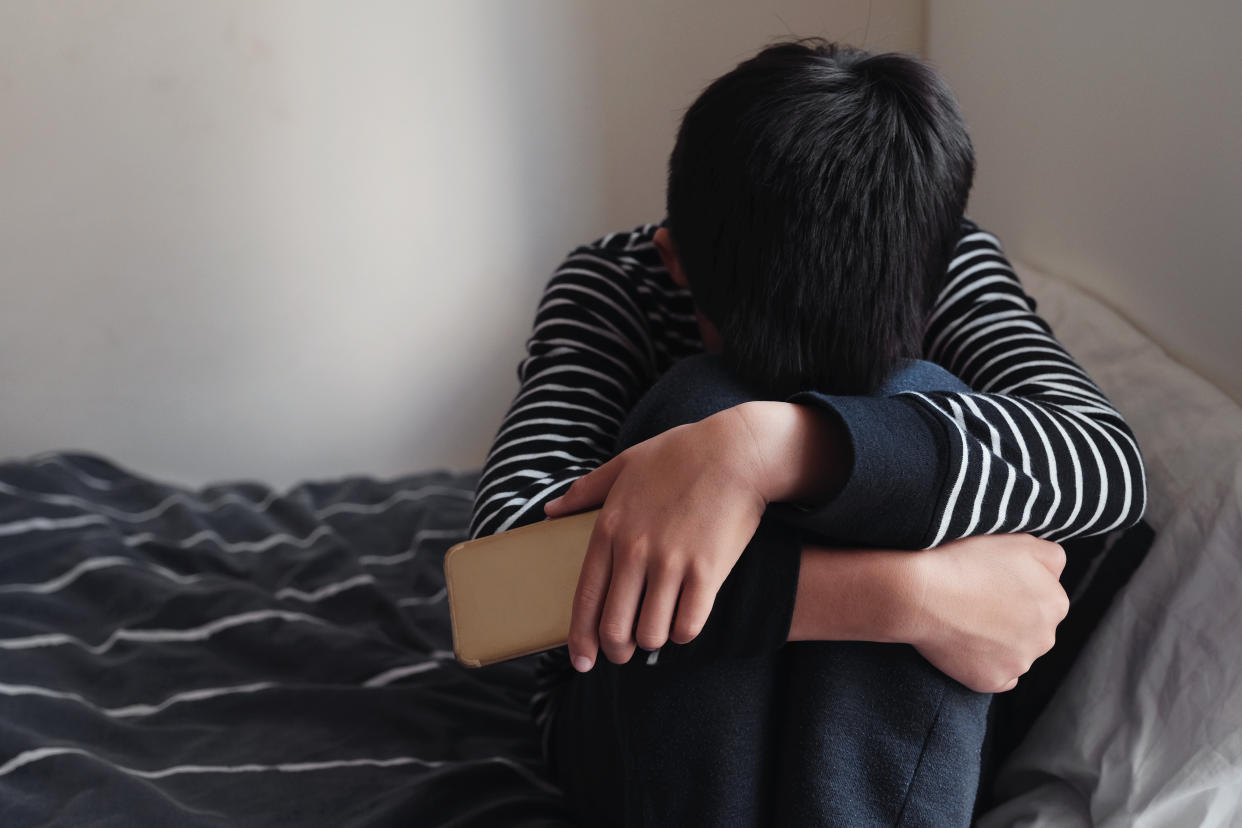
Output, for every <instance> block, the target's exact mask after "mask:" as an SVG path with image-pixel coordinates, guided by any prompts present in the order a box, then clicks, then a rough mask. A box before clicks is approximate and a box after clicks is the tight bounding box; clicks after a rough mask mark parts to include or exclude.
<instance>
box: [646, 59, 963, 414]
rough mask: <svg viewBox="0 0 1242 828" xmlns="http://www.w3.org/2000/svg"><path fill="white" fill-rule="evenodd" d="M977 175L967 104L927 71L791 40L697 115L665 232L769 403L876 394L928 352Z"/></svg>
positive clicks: (685, 139) (673, 177) (743, 370)
mask: <svg viewBox="0 0 1242 828" xmlns="http://www.w3.org/2000/svg"><path fill="white" fill-rule="evenodd" d="M973 177H974V151H973V149H972V147H971V143H970V138H969V136H968V135H967V133H966V125H965V122H964V121H963V119H962V116H961V113H960V112H959V110H958V107H957V102H956V101H955V100H954V98H953V95H952V93H951V92H950V91H949V89H948V87H947V86H946V85H945V83H944V82H943V81H942V80H941V79H940V78H939V77H938V76H937V75H936V74H935V72H933V71H932V70H931V69H930V68H929V67H928V66H926V65H925V64H923V63H922V62H920V61H919V60H917V59H916V58H913V57H910V56H907V55H902V54H880V55H870V54H868V53H866V52H862V51H859V50H855V49H850V48H845V47H840V46H837V45H835V44H831V43H827V42H824V41H822V40H803V41H797V42H791V43H781V44H777V45H774V46H771V47H769V48H766V49H764V50H763V51H762V52H760V53H759V54H758V55H757V56H755V57H754V58H751V59H750V60H747V61H745V62H744V63H741V64H739V65H738V67H737V68H736V69H734V70H733V71H732V72H729V73H728V74H727V75H724V76H723V77H721V78H719V79H718V80H716V81H715V82H714V83H712V84H711V85H710V86H709V87H707V89H706V90H705V91H704V92H703V94H702V95H700V96H699V98H698V100H696V101H695V102H694V104H692V105H691V107H690V109H689V110H688V111H687V112H686V115H685V117H684V119H683V120H682V124H681V129H680V131H679V132H678V135H677V143H676V146H675V147H674V149H673V154H672V157H671V159H670V161H669V176H668V229H669V233H670V235H671V236H672V240H673V244H674V246H675V249H676V251H677V254H678V257H679V259H680V260H681V264H682V268H683V270H684V271H685V274H686V277H687V279H688V281H689V282H690V287H691V291H692V293H693V294H694V298H695V302H696V304H697V305H698V306H699V309H700V310H701V311H702V312H703V314H704V315H705V316H706V317H707V318H708V319H709V320H710V321H711V322H712V323H713V324H714V325H715V326H716V328H717V329H718V330H719V332H720V334H721V338H722V339H723V341H724V349H725V357H726V359H727V360H728V361H729V363H730V364H731V365H732V367H733V368H734V370H736V371H737V372H738V373H739V374H741V375H742V377H743V378H745V379H747V380H749V381H750V382H751V383H753V384H755V385H757V386H758V387H759V388H762V389H764V390H765V391H766V392H768V393H770V394H771V395H772V396H784V395H787V394H790V393H793V392H795V391H799V390H806V389H813V390H818V391H825V392H830V393H839V394H864V393H870V392H872V391H873V390H874V389H875V388H876V387H877V386H878V385H879V383H880V382H881V381H882V380H883V378H884V377H885V376H886V375H887V374H888V373H889V372H890V371H892V370H893V368H894V367H895V365H896V363H897V361H898V360H899V359H900V358H902V357H919V356H921V352H922V346H921V341H922V337H923V332H924V327H925V324H926V316H927V313H928V309H929V305H930V302H931V300H932V298H934V294H935V291H936V288H937V286H938V285H939V284H940V282H941V281H942V280H943V278H944V273H945V269H946V267H947V265H948V260H949V256H950V253H951V251H952V249H953V246H954V244H955V242H956V241H957V238H958V234H959V232H960V226H961V219H962V214H963V211H964V210H965V207H966V197H967V195H968V194H969V191H970V185H971V181H972V179H973Z"/></svg>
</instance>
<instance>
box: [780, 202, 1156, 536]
mask: <svg viewBox="0 0 1242 828" xmlns="http://www.w3.org/2000/svg"><path fill="white" fill-rule="evenodd" d="M924 347H925V358H926V359H928V360H931V361H933V362H935V363H937V364H939V365H941V366H943V367H945V368H947V369H949V370H950V371H951V372H953V373H954V374H956V375H957V376H958V377H959V378H960V379H962V380H963V381H964V382H965V383H966V384H967V385H968V386H970V388H971V389H972V392H971V393H957V392H922V393H920V392H906V393H902V394H898V395H896V396H894V397H888V398H860V397H833V396H830V395H821V394H815V395H809V397H807V398H804V399H801V400H799V401H802V402H812V401H813V402H814V403H816V404H818V405H821V406H823V407H824V408H826V409H829V410H831V411H834V412H835V413H836V414H837V415H838V416H839V417H840V419H841V420H842V422H843V423H844V424H845V426H846V429H847V431H848V432H849V433H850V436H851V441H852V443H853V450H854V463H853V468H852V470H851V473H850V476H849V479H848V482H847V483H846V486H845V489H844V490H843V491H842V492H841V493H840V494H839V495H838V496H837V497H836V498H834V500H833V501H832V502H831V503H829V504H826V505H825V506H824V507H822V508H821V509H819V510H816V512H817V514H815V515H814V519H813V520H808V523H809V524H811V525H818V526H821V527H831V528H832V529H834V530H840V531H841V532H842V533H841V534H840V535H839V536H841V537H849V536H851V535H860V534H861V535H863V537H851V538H850V539H852V540H858V541H860V542H869V543H877V544H883V545H898V546H912V547H931V546H936V545H938V544H940V543H943V542H945V541H948V540H953V539H956V538H962V537H967V536H971V535H982V534H996V533H1009V532H1029V533H1030V534H1033V535H1036V536H1038V537H1042V538H1046V539H1049V540H1054V541H1061V540H1066V539H1068V538H1072V537H1081V536H1087V535H1098V534H1102V533H1105V532H1109V531H1111V530H1114V529H1120V528H1124V527H1127V526H1130V525H1132V524H1134V523H1137V522H1138V520H1139V518H1140V517H1142V514H1143V510H1144V508H1145V507H1146V494H1147V488H1146V479H1145V476H1144V471H1143V460H1142V456H1141V454H1140V451H1139V447H1138V444H1137V442H1136V441H1135V439H1134V435H1133V433H1132V432H1131V430H1130V428H1129V426H1128V425H1127V424H1126V422H1125V420H1124V419H1123V418H1122V416H1121V414H1120V413H1118V411H1117V410H1116V409H1115V408H1114V407H1113V405H1112V404H1111V403H1110V402H1109V401H1108V399H1107V398H1106V397H1105V396H1104V394H1103V392H1102V391H1100V389H1099V387H1098V386H1096V384H1095V383H1094V382H1093V381H1092V380H1091V378H1090V377H1089V376H1087V374H1086V373H1085V372H1084V371H1083V370H1082V368H1080V367H1079V366H1078V365H1077V364H1076V363H1075V362H1074V360H1073V358H1072V357H1070V355H1069V354H1068V353H1067V352H1066V351H1065V349H1064V348H1063V347H1062V346H1061V344H1060V343H1059V342H1058V341H1057V340H1056V338H1055V337H1054V336H1053V333H1052V330H1051V328H1049V326H1048V324H1047V323H1046V322H1044V320H1043V319H1041V318H1040V317H1039V316H1038V315H1037V314H1036V312H1035V303H1034V301H1033V300H1032V299H1031V298H1030V297H1029V296H1027V294H1026V292H1025V291H1024V290H1023V289H1022V286H1021V284H1020V283H1019V281H1018V278H1017V276H1016V274H1015V273H1014V271H1013V268H1012V266H1011V265H1010V264H1009V262H1008V261H1007V260H1006V259H1005V256H1004V254H1003V253H1002V252H1001V248H1000V244H999V242H998V241H997V240H996V238H995V237H994V236H992V235H991V234H989V233H986V232H984V231H982V230H980V229H979V228H978V227H977V226H975V225H974V224H973V223H971V222H965V223H964V225H963V235H962V237H961V239H960V241H959V242H958V244H957V247H956V250H955V252H954V256H953V259H952V261H951V263H950V266H949V272H948V274H947V276H946V280H945V283H944V286H943V288H942V289H941V291H940V293H939V295H938V297H937V299H936V303H935V306H934V308H933V310H932V313H931V316H930V318H929V325H928V330H927V334H926V337H925V340H924ZM804 396H806V395H804ZM811 397H813V400H812V399H810V398H811Z"/></svg>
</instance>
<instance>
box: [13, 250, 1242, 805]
mask: <svg viewBox="0 0 1242 828" xmlns="http://www.w3.org/2000/svg"><path fill="white" fill-rule="evenodd" d="M1020 273H1021V275H1022V277H1023V279H1024V281H1025V282H1026V284H1027V286H1028V288H1029V289H1030V291H1031V293H1032V294H1033V295H1035V296H1036V297H1037V299H1038V300H1039V301H1040V304H1041V310H1042V312H1043V314H1044V315H1045V317H1046V318H1047V319H1048V320H1049V321H1050V322H1051V324H1052V325H1053V328H1054V329H1055V330H1056V331H1057V332H1058V334H1059V335H1060V337H1061V338H1062V339H1063V340H1064V341H1065V342H1066V344H1067V345H1068V346H1069V348H1070V350H1071V352H1072V353H1074V354H1075V356H1076V357H1078V358H1079V360H1080V361H1081V362H1082V363H1083V364H1084V365H1085V366H1086V367H1087V368H1088V370H1089V371H1090V372H1091V373H1092V374H1093V375H1094V376H1095V378H1096V379H1097V380H1098V381H1099V382H1100V384H1101V385H1102V386H1103V387H1104V389H1105V390H1106V391H1107V392H1108V393H1109V394H1110V396H1111V397H1112V398H1113V400H1114V401H1115V402H1116V403H1117V405H1118V407H1119V408H1120V409H1121V410H1122V411H1123V412H1124V413H1125V414H1126V416H1127V417H1128V418H1129V419H1130V422H1131V424H1132V425H1133V426H1134V429H1135V432H1136V433H1137V435H1138V437H1139V440H1140V443H1141V444H1142V445H1143V447H1144V449H1145V451H1146V456H1147V463H1148V472H1149V481H1148V483H1149V489H1150V504H1149V509H1148V521H1149V523H1150V525H1151V526H1152V527H1154V529H1155V535H1154V542H1151V545H1150V552H1149V553H1148V554H1147V556H1146V559H1145V560H1144V562H1143V563H1142V565H1141V566H1139V567H1138V568H1137V571H1133V574H1131V571H1130V570H1125V571H1123V572H1122V573H1121V574H1120V575H1118V576H1117V577H1118V578H1119V579H1120V580H1119V581H1118V583H1120V582H1121V581H1124V580H1126V579H1128V583H1127V584H1126V585H1125V586H1124V588H1123V589H1122V590H1121V591H1120V593H1118V594H1117V596H1116V598H1115V599H1113V600H1111V603H1109V602H1106V603H1105V604H1103V605H1101V606H1100V607H1099V608H1098V609H1099V612H1098V616H1097V617H1096V618H1093V619H1091V623H1090V624H1089V625H1088V626H1087V627H1086V628H1084V629H1086V630H1087V631H1089V632H1090V635H1087V634H1086V632H1084V633H1083V634H1082V635H1081V636H1079V639H1080V640H1078V641H1076V642H1073V641H1072V639H1073V638H1074V636H1073V635H1069V636H1066V638H1067V640H1070V643H1072V646H1070V643H1067V645H1066V646H1069V647H1070V649H1068V650H1067V649H1064V648H1061V645H1058V647H1059V649H1058V650H1054V654H1055V653H1059V655H1057V656H1056V658H1060V659H1061V660H1062V661H1063V662H1064V666H1065V667H1067V668H1068V670H1069V673H1068V677H1067V678H1066V679H1065V681H1063V682H1061V683H1060V685H1059V686H1057V687H1046V686H1045V687H1040V686H1038V683H1037V682H1032V683H1028V684H1027V685H1026V687H1025V689H1024V690H1023V692H1022V693H1019V694H1017V695H1015V696H1014V697H1013V699H1014V700H1022V699H1026V700H1027V702H1028V704H1027V706H1026V709H1027V712H1028V713H1029V714H1030V716H1029V718H1030V721H1029V722H1028V724H1029V725H1030V727H1029V732H1028V731H1027V728H1026V726H1024V727H1023V728H1022V731H1021V732H1020V733H1017V734H1016V736H1014V737H1013V739H1012V741H1013V748H1014V749H1013V750H1012V751H1011V752H1010V753H1009V755H1008V758H1007V759H1006V761H1005V762H1004V764H1003V765H1002V766H1001V768H1000V769H999V771H998V773H997V774H996V777H995V779H994V780H993V781H992V782H990V783H989V789H990V791H991V792H992V794H991V795H990V796H989V802H990V804H989V806H988V809H987V811H986V812H985V813H983V814H982V815H981V817H980V824H982V825H984V826H1001V825H1014V824H1022V825H1056V826H1076V825H1092V824H1096V825H1171V826H1172V825H1179V826H1180V825H1230V824H1242V823H1239V820H1240V819H1242V817H1239V816H1238V812H1239V810H1240V809H1242V680H1240V678H1239V677H1240V676H1242V636H1239V635H1238V627H1239V623H1238V621H1239V616H1240V615H1242V613H1240V611H1239V601H1238V594H1239V586H1240V585H1242V559H1240V557H1239V545H1240V541H1242V411H1240V410H1239V409H1238V407H1237V406H1236V405H1235V404H1234V403H1233V402H1232V401H1231V400H1229V399H1228V398H1227V397H1225V396H1224V395H1223V394H1221V393H1220V392H1219V391H1217V390H1216V389H1214V388H1213V387H1212V386H1210V385H1209V384H1208V383H1206V382H1205V381H1204V380H1202V379H1200V378H1199V377H1197V376H1195V375H1194V374H1192V373H1191V372H1190V371H1188V370H1187V369H1185V368H1183V367H1181V366H1180V365H1178V364H1177V363H1175V362H1173V361H1172V360H1170V359H1169V358H1168V357H1167V356H1165V355H1164V354H1163V352H1161V351H1160V349H1159V348H1158V347H1157V346H1155V345H1154V344H1153V343H1151V342H1150V341H1149V340H1147V339H1145V338H1144V337H1142V335H1140V334H1139V333H1138V332H1137V331H1135V330H1134V329H1133V328H1131V327H1130V326H1128V325H1127V324H1126V323H1125V322H1123V321H1122V320H1121V319H1120V318H1118V317H1117V316H1115V315H1114V314H1112V313H1111V312H1110V311H1109V310H1107V308H1105V307H1104V306H1103V305H1101V304H1099V303H1097V302H1095V301H1094V300H1092V299H1090V298H1089V297H1087V296H1085V295H1084V294H1082V293H1080V292H1078V291H1076V290H1075V289H1073V288H1071V287H1069V286H1068V285H1067V284H1065V283H1063V282H1058V281H1054V280H1051V279H1049V278H1047V277H1045V276H1043V275H1041V274H1039V273H1037V272H1035V271H1034V270H1032V269H1030V268H1022V269H1021V270H1020ZM475 481H476V477H475V474H474V473H450V472H443V471H435V472H425V473H419V474H411V475H409V476H406V477H401V478H398V479H392V480H376V479H371V478H367V477H347V478H341V479H337V480H329V481H320V482H308V483H304V484H302V485H298V486H295V487H293V488H292V489H289V490H287V491H275V490H273V489H271V488H269V487H267V486H265V485H262V484H260V483H254V482H238V483H229V484H221V485H215V486H209V487H206V488H202V489H198V490H187V489H184V488H179V487H176V486H172V485H169V484H167V483H162V482H160V481H157V480H152V479H150V478H148V477H146V476H144V475H142V474H140V473H137V472H134V471H130V470H127V469H125V468H123V467H122V465H120V464H118V463H116V462H114V461H112V460H110V459H105V458H102V457H98V456H93V455H91V454H86V453H77V452H71V453H52V454H45V455H40V456H37V457H31V458H26V459H20V460H12V461H9V462H6V463H4V464H2V465H0V825H5V826H24V825H46V824H55V825H179V826H224V825H229V826H233V825H300V826H304V825H331V826H375V825H398V824H400V825H418V826H493V825H496V826H522V825H570V824H573V823H572V821H571V816H570V812H569V810H568V808H567V806H566V804H565V803H564V801H563V797H562V795H561V793H560V791H559V790H558V789H557V788H556V786H555V785H554V784H553V783H552V781H551V780H550V779H549V778H548V777H547V775H546V773H545V771H544V769H543V767H542V763H541V761H540V758H539V748H538V742H537V737H536V733H535V730H534V727H533V725H532V724H531V722H530V719H529V716H528V714H527V710H526V705H527V699H528V698H529V695H530V692H531V688H532V684H533V660H532V659H529V658H528V659H518V660H515V661H512V662H508V663H506V664H501V665H496V666H493V667H489V668H485V669H482V670H466V669H464V668H462V667H460V666H459V665H457V664H456V662H455V661H454V660H453V658H452V652H451V638H450V631H449V625H448V612H447V606H446V604H445V589H444V581H443V573H442V569H441V564H442V557H443V554H444V552H445V550H446V549H447V548H448V547H449V546H451V545H452V544H453V543H455V542H456V541H458V540H460V539H461V538H462V537H463V536H464V534H465V526H466V522H467V518H468V515H469V510H470V503H471V497H472V491H473V488H474V484H475ZM1148 541H1149V542H1150V541H1151V538H1150V536H1149V538H1148ZM1115 542H1116V539H1107V538H1105V539H1100V540H1099V542H1098V548H1099V549H1101V550H1104V551H1105V552H1107V550H1108V549H1109V548H1111V546H1110V545H1115ZM1112 557H1113V559H1117V558H1118V557H1119V556H1112ZM1120 557H1121V558H1123V559H1129V560H1132V559H1133V556H1129V557H1126V556H1120ZM1092 560H1093V561H1095V562H1096V563H1093V564H1092V566H1093V567H1096V568H1097V569H1098V568H1100V567H1103V566H1104V564H1105V563H1107V561H1108V560H1109V556H1108V555H1100V556H1098V557H1097V558H1093V559H1092ZM1099 562H1103V563H1099ZM1131 569H1132V568H1131ZM1088 574H1093V575H1098V574H1099V572H1093V573H1088ZM1086 580H1088V581H1089V580H1091V579H1086ZM1084 582H1085V581H1084ZM1094 582H1095V583H1099V580H1098V578H1096V579H1095V580H1094ZM1076 600H1077V599H1076ZM1090 628H1094V631H1093V632H1092V631H1090ZM1079 650H1081V651H1080V652H1079ZM1050 661H1051V660H1050ZM1070 665H1072V666H1070ZM1032 675H1034V676H1037V675H1038V674H1037V673H1035V672H1033V674H1032ZM1023 693H1024V694H1025V695H1023Z"/></svg>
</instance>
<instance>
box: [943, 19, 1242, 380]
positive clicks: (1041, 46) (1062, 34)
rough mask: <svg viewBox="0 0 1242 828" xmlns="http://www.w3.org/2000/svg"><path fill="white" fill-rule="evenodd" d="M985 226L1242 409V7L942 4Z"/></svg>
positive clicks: (946, 51) (947, 64)
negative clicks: (1121, 317) (1099, 301)
mask: <svg viewBox="0 0 1242 828" xmlns="http://www.w3.org/2000/svg"><path fill="white" fill-rule="evenodd" d="M927 31H928V40H927V43H928V54H929V56H930V57H931V59H932V61H933V62H934V63H936V64H937V65H938V66H939V67H940V69H941V70H942V71H943V72H944V73H945V75H946V76H947V77H948V79H949V81H950V83H951V84H952V85H953V87H954V89H955V91H956V92H957V93H958V96H959V98H960V100H961V102H962V105H963V108H964V110H965V112H966V116H967V119H968V121H969V122H970V127H971V131H972V134H973V136H974V139H975V146H976V149H977V152H978V158H979V171H978V176H977V178H976V187H975V192H974V196H973V198H972V204H971V209H972V212H973V213H974V215H975V217H976V218H978V219H980V220H981V221H982V222H984V223H985V224H987V225H988V226H989V227H991V228H992V229H995V230H996V231H997V232H999V234H1000V235H1001V238H1002V240H1003V241H1004V242H1005V243H1006V246H1007V248H1008V250H1009V252H1011V253H1012V254H1014V255H1016V256H1017V257H1019V258H1022V259H1025V260H1027V261H1029V262H1031V263H1032V264H1035V265H1038V266H1039V267H1040V269H1042V270H1043V271H1045V272H1047V273H1051V274H1054V275H1057V276H1059V277H1061V278H1065V279H1068V280H1070V281H1073V282H1077V283H1078V284H1079V285H1081V286H1083V287H1086V288H1087V289H1088V290H1090V291H1091V292H1093V293H1095V294H1097V295H1099V296H1101V297H1102V298H1103V299H1104V300H1105V301H1107V302H1108V303H1109V304H1111V305H1113V306H1114V307H1115V308H1117V309H1119V310H1120V311H1122V312H1123V313H1124V314H1126V315H1127V316H1129V317H1130V319H1131V320H1132V321H1133V322H1135V323H1136V324H1137V325H1138V326H1139V327H1141V328H1143V329H1145V330H1146V332H1147V333H1148V334H1150V335H1151V336H1152V337H1153V338H1155V339H1157V340H1159V341H1160V342H1161V343H1162V344H1163V345H1165V347H1166V348H1167V349H1168V350H1169V351H1170V352H1171V353H1172V354H1173V355H1174V356H1176V357H1178V358H1179V359H1181V360H1182V361H1184V362H1186V363H1187V364H1189V365H1190V366H1191V367H1192V368H1194V369H1195V370H1197V371H1198V372H1199V373H1201V374H1203V375H1204V376H1206V377H1207V378H1208V379H1210V380H1212V381H1213V382H1215V383H1216V384H1218V385H1219V386H1221V387H1222V388H1223V389H1224V390H1225V391H1227V392H1228V393H1230V394H1232V395H1233V397H1234V398H1235V399H1237V400H1238V401H1240V402H1242V323H1239V315H1240V310H1242V242H1240V241H1239V240H1240V239H1242V235H1240V233H1239V229H1238V226H1239V222H1240V221H1242V50H1240V49H1239V46H1238V44H1239V42H1240V41H1242V3H1239V2H1237V0H1194V2H1184V3H1169V2H1161V1H1160V0H1089V2H1083V0H1042V1H1041V2H1038V3H1033V2H1026V0H931V2H930V4H929V12H928V23H927Z"/></svg>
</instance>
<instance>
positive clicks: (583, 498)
mask: <svg viewBox="0 0 1242 828" xmlns="http://www.w3.org/2000/svg"><path fill="white" fill-rule="evenodd" d="M620 470H621V465H620V464H619V463H618V462H617V460H616V459H613V460H609V461H608V462H607V463H605V464H604V465H602V466H600V467H599V468H598V469H595V470H594V471H592V472H590V473H588V474H584V475H583V476H582V477H579V478H578V479H577V480H575V481H574V482H573V485H571V486H570V487H569V491H567V492H565V494H563V495H561V496H560V497H558V498H556V499H555V500H549V501H548V502H547V503H546V504H544V507H543V511H544V514H546V515H547V516H548V517H552V518H555V517H564V516H565V515H572V514H573V513H574V512H582V511H585V510H587V509H594V508H595V507H597V506H600V505H602V504H603V502H604V499H605V498H606V497H608V492H609V491H611V490H612V484H613V483H614V482H616V479H617V473H618V472H619V471H620Z"/></svg>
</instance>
